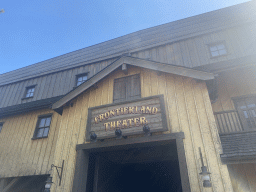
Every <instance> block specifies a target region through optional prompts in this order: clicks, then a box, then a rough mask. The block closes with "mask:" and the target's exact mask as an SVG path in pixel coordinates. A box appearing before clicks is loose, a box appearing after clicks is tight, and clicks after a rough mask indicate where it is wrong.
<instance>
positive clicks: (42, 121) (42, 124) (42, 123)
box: [39, 118, 46, 127]
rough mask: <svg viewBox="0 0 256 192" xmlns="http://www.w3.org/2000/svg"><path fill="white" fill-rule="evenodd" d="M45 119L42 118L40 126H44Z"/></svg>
mask: <svg viewBox="0 0 256 192" xmlns="http://www.w3.org/2000/svg"><path fill="white" fill-rule="evenodd" d="M45 120H46V118H42V119H41V120H40V124H39V127H44V124H45Z"/></svg>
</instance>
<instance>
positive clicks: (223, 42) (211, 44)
mask: <svg viewBox="0 0 256 192" xmlns="http://www.w3.org/2000/svg"><path fill="white" fill-rule="evenodd" d="M221 44H222V45H224V48H225V50H226V54H222V55H217V56H212V51H211V47H214V46H217V45H221ZM207 46H208V51H209V53H210V58H212V59H215V58H218V57H223V56H227V55H228V49H227V44H226V41H218V42H215V43H210V44H208V45H207ZM217 51H218V52H219V49H217Z"/></svg>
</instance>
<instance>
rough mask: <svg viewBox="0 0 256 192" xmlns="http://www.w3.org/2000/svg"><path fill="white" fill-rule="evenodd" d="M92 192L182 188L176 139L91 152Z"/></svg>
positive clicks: (150, 191)
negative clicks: (119, 149)
mask: <svg viewBox="0 0 256 192" xmlns="http://www.w3.org/2000/svg"><path fill="white" fill-rule="evenodd" d="M86 191H88V192H131V191H132V192H142V191H143V192H156V191H157V192H171V191H175V192H181V191H182V188H181V179H180V170H179V162H178V156H177V148H176V145H175V143H172V144H167V145H161V146H152V147H145V148H134V149H129V150H122V151H110V152H101V153H97V154H96V153H95V154H91V156H90V163H89V170H88V178H87V190H86Z"/></svg>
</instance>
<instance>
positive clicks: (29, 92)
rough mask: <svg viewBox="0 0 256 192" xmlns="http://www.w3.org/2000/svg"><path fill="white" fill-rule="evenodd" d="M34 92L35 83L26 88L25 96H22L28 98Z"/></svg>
mask: <svg viewBox="0 0 256 192" xmlns="http://www.w3.org/2000/svg"><path fill="white" fill-rule="evenodd" d="M34 92H35V85H34V86H30V87H27V88H26V92H25V97H24V98H30V97H33V96H34Z"/></svg>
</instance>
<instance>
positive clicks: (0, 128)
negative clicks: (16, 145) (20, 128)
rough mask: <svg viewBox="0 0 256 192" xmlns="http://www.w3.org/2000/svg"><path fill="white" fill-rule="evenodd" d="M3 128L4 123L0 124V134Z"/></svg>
mask: <svg viewBox="0 0 256 192" xmlns="http://www.w3.org/2000/svg"><path fill="white" fill-rule="evenodd" d="M3 127H4V122H0V133H1V131H2V130H3Z"/></svg>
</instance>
